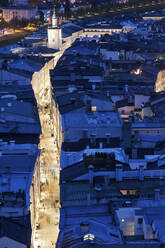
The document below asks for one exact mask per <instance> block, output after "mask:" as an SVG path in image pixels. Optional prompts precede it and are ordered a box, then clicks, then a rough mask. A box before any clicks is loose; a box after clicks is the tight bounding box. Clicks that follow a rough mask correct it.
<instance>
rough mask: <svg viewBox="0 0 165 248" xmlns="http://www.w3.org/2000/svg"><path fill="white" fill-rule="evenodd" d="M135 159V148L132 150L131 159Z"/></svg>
mask: <svg viewBox="0 0 165 248" xmlns="http://www.w3.org/2000/svg"><path fill="white" fill-rule="evenodd" d="M136 158H137V148H135V147H134V148H132V159H136Z"/></svg>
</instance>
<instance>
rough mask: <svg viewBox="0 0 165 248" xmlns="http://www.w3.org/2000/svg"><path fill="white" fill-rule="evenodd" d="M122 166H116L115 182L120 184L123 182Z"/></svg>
mask: <svg viewBox="0 0 165 248" xmlns="http://www.w3.org/2000/svg"><path fill="white" fill-rule="evenodd" d="M122 167H123V165H122V164H116V181H117V182H121V181H122V180H123V168H122Z"/></svg>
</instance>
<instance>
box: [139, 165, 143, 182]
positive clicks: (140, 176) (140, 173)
mask: <svg viewBox="0 0 165 248" xmlns="http://www.w3.org/2000/svg"><path fill="white" fill-rule="evenodd" d="M139 180H140V181H143V180H144V166H143V165H140V167H139Z"/></svg>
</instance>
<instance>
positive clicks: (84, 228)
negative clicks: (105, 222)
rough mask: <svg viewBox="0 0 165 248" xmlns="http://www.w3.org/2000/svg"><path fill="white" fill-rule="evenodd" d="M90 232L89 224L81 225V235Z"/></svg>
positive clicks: (83, 223)
mask: <svg viewBox="0 0 165 248" xmlns="http://www.w3.org/2000/svg"><path fill="white" fill-rule="evenodd" d="M88 232H89V223H88V222H82V223H80V233H81V234H86V233H88Z"/></svg>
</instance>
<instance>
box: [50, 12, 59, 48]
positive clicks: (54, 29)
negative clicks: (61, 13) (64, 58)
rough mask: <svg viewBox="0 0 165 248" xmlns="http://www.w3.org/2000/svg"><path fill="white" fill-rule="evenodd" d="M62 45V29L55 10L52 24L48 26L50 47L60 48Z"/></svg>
mask: <svg viewBox="0 0 165 248" xmlns="http://www.w3.org/2000/svg"><path fill="white" fill-rule="evenodd" d="M61 45H62V31H61V28H60V27H59V26H58V24H57V17H56V14H55V10H54V11H53V15H52V17H51V22H50V25H49V26H48V47H49V48H53V49H56V50H60V49H61Z"/></svg>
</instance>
